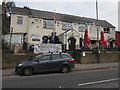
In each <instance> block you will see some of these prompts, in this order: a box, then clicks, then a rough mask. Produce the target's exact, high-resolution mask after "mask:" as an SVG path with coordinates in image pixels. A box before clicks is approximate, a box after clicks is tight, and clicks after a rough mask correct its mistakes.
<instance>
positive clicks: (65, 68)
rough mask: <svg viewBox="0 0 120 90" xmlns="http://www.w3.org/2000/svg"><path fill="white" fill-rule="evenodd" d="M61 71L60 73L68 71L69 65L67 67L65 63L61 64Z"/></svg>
mask: <svg viewBox="0 0 120 90" xmlns="http://www.w3.org/2000/svg"><path fill="white" fill-rule="evenodd" d="M61 72H62V73H67V72H69V67H68V66H67V65H64V66H62V68H61Z"/></svg>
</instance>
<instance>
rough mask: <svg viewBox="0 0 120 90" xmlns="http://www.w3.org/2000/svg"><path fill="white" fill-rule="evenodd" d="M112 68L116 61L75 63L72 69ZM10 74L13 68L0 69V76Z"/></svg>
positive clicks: (116, 64) (116, 63)
mask: <svg viewBox="0 0 120 90" xmlns="http://www.w3.org/2000/svg"><path fill="white" fill-rule="evenodd" d="M112 68H118V62H112V63H95V64H75V68H74V69H73V71H84V70H98V69H112ZM12 75H15V72H14V68H12V69H1V70H0V76H12Z"/></svg>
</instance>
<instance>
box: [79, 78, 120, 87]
mask: <svg viewBox="0 0 120 90" xmlns="http://www.w3.org/2000/svg"><path fill="white" fill-rule="evenodd" d="M119 79H120V78H115V79H109V80H102V81H95V82H88V83H82V84H78V86H85V85H90V84H98V83H105V82H110V81H116V80H119Z"/></svg>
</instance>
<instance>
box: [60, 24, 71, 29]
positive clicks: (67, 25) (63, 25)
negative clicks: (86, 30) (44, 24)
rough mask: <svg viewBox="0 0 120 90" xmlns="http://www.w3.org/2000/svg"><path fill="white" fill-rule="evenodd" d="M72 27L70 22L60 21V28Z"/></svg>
mask: <svg viewBox="0 0 120 90" xmlns="http://www.w3.org/2000/svg"><path fill="white" fill-rule="evenodd" d="M69 29H72V23H68V22H62V30H69Z"/></svg>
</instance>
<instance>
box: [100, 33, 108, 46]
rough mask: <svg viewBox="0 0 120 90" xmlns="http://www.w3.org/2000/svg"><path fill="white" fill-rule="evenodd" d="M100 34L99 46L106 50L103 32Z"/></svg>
mask: <svg viewBox="0 0 120 90" xmlns="http://www.w3.org/2000/svg"><path fill="white" fill-rule="evenodd" d="M100 34H101V37H100V45H101V46H104V47H106V48H107V42H106V41H105V39H104V32H103V31H101V33H100Z"/></svg>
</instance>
